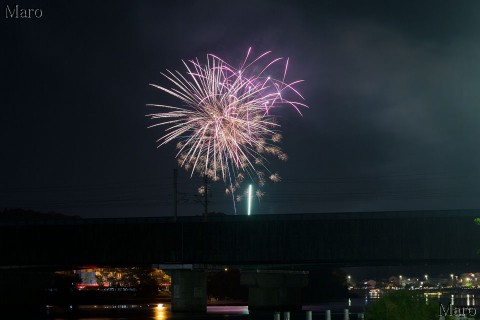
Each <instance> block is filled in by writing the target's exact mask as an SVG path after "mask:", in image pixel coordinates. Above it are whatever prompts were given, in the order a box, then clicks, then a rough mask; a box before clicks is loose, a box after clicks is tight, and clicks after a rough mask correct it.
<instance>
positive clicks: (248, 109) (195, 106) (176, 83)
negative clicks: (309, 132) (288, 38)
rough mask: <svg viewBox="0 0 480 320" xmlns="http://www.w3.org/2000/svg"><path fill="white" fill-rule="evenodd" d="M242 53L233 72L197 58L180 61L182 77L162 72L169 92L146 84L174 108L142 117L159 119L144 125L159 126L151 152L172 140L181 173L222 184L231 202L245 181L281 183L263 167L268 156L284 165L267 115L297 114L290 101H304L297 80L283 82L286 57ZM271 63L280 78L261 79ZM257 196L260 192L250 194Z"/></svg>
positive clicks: (221, 62)
mask: <svg viewBox="0 0 480 320" xmlns="http://www.w3.org/2000/svg"><path fill="white" fill-rule="evenodd" d="M250 52H251V49H249V50H248V53H247V55H246V58H245V60H244V61H243V63H242V64H241V66H240V67H239V68H234V67H232V66H231V65H230V64H228V63H227V62H225V61H224V60H223V59H221V58H219V57H218V56H215V55H213V54H208V55H207V61H206V63H205V64H201V63H200V62H199V60H198V59H195V60H189V61H187V62H185V61H183V64H184V66H185V68H186V72H185V73H184V74H182V73H181V72H179V71H173V72H172V71H169V70H167V72H166V73H162V75H163V76H164V77H165V78H167V79H168V80H169V81H170V82H171V85H172V87H171V88H167V87H164V86H159V85H155V84H151V85H152V86H153V87H155V88H157V89H160V90H162V91H164V92H166V93H168V94H170V95H172V96H174V97H175V98H177V99H179V100H180V101H181V103H180V104H179V105H178V106H170V105H160V104H150V105H149V106H154V107H159V108H161V111H160V112H158V113H153V114H149V115H147V116H148V117H150V118H151V119H154V120H158V121H159V122H158V123H156V124H154V125H152V126H150V127H155V126H165V127H166V129H165V135H164V136H163V137H161V138H160V139H158V140H157V142H158V143H159V147H160V146H162V145H164V144H166V143H168V142H172V141H176V142H177V149H178V153H177V155H176V157H177V159H178V163H179V165H180V166H181V167H184V168H185V169H186V170H188V171H191V174H192V175H193V174H194V173H195V172H197V173H199V174H201V175H206V176H208V177H209V178H210V179H212V180H213V181H217V180H223V181H224V182H225V184H226V186H227V188H226V192H227V193H228V194H231V196H232V198H233V199H237V200H239V199H241V196H239V195H237V196H235V195H234V194H235V190H236V189H238V188H239V187H240V184H241V183H242V181H244V180H245V179H246V178H250V179H252V180H254V181H256V182H257V183H258V184H259V185H260V186H262V185H264V184H265V181H266V177H268V178H269V179H270V180H271V181H273V182H277V181H280V180H281V178H280V176H279V174H278V173H271V172H270V171H269V170H268V168H267V166H266V165H267V164H268V160H267V158H268V156H272V157H276V158H278V159H280V160H283V161H285V160H287V155H286V154H285V153H284V152H283V151H282V150H281V148H280V147H279V146H278V143H279V142H280V141H281V139H282V135H281V133H280V130H279V129H280V125H279V124H278V123H277V122H276V119H275V117H274V115H273V111H274V110H275V109H276V108H278V107H281V106H285V105H288V106H290V107H293V108H294V109H295V110H297V111H298V113H299V114H301V112H300V108H302V107H306V105H305V104H303V103H301V102H298V101H297V100H298V99H301V100H303V99H304V98H303V97H302V95H301V94H300V93H299V92H298V91H297V89H296V88H295V85H297V84H298V83H300V82H302V80H297V81H293V82H286V80H285V77H286V74H287V68H288V59H282V58H276V59H273V60H267V58H268V57H267V56H268V55H269V53H270V52H265V53H263V54H261V55H260V56H258V57H257V58H255V59H251V61H250V59H249V58H250ZM279 64H281V65H282V68H281V72H282V78H281V80H280V79H278V78H274V77H273V76H272V77H271V76H270V75H269V74H270V73H271V72H273V71H274V70H273V69H275V67H276V66H278V65H279ZM265 171H267V172H268V174H265ZM261 195H263V192H261V191H259V192H257V196H258V197H260V196H261Z"/></svg>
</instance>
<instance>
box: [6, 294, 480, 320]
mask: <svg viewBox="0 0 480 320" xmlns="http://www.w3.org/2000/svg"><path fill="white" fill-rule="evenodd" d="M379 297H380V295H379V294H375V293H374V294H372V293H370V294H367V295H366V296H365V297H363V298H351V299H344V300H339V301H330V302H328V303H324V304H317V305H305V306H303V308H302V309H303V310H302V311H295V312H291V317H290V319H291V320H297V319H298V320H301V319H305V318H306V316H305V312H306V311H307V310H310V311H312V318H313V319H314V320H317V319H318V320H320V319H322V320H323V319H325V311H326V310H331V314H332V320H335V319H343V310H344V309H349V311H350V319H351V320H356V319H358V314H359V313H362V312H364V310H365V307H366V306H367V305H368V304H369V303H371V302H372V301H375V300H377V299H378V298H379ZM425 300H426V301H428V303H435V304H438V303H439V302H441V303H443V304H448V303H452V304H455V305H457V306H458V305H463V306H472V307H476V308H478V310H479V312H480V294H467V293H462V294H453V295H452V294H448V293H447V294H445V293H444V294H442V295H430V296H426V297H425ZM273 314H274V311H273V310H272V311H262V312H257V311H256V312H254V313H252V312H250V311H249V310H248V307H247V306H208V307H207V313H174V314H173V313H172V312H171V311H170V304H169V303H164V304H154V303H152V304H133V305H81V306H78V307H76V308H74V307H73V306H72V307H71V308H69V307H67V308H59V307H51V306H48V307H47V316H46V317H44V318H42V320H43V319H45V320H122V319H125V320H130V319H136V320H181V319H185V320H186V319H189V320H215V319H218V320H220V319H228V320H264V319H265V320H267V319H268V320H271V319H273ZM18 315H19V317H18V318H19V319H20V318H21V317H20V316H21V315H22V311H21V310H18ZM281 318H282V319H283V315H282V317H281ZM0 319H2V320H4V319H5V320H7V319H9V318H5V317H3V316H2V313H1V312H0Z"/></svg>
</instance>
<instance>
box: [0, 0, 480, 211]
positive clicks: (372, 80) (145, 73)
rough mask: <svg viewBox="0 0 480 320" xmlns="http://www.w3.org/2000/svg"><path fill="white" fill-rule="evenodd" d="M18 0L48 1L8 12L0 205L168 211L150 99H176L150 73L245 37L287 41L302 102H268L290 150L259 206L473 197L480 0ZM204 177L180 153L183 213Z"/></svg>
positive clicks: (216, 204)
mask: <svg viewBox="0 0 480 320" xmlns="http://www.w3.org/2000/svg"><path fill="white" fill-rule="evenodd" d="M15 4H19V5H20V7H21V8H40V9H41V10H42V12H43V16H42V17H41V18H40V19H36V18H32V19H10V18H8V19H7V18H5V15H4V14H3V16H2V20H3V21H2V27H1V31H0V32H1V33H2V37H1V38H2V45H1V48H2V49H1V53H0V54H1V70H2V71H1V74H2V96H1V106H2V107H1V111H2V112H1V117H0V128H1V129H0V143H1V154H0V159H1V166H0V182H1V183H0V208H16V207H21V208H26V209H35V210H40V211H50V210H52V211H56V212H63V213H67V214H77V215H81V216H84V217H115V216H156V215H157V216H165V215H171V214H172V205H171V203H172V192H173V187H172V171H173V168H174V167H175V166H176V161H175V159H174V155H175V149H174V145H169V146H166V147H162V148H160V149H157V148H156V139H157V138H159V137H160V136H161V135H162V133H163V132H162V130H161V129H159V128H156V129H147V127H148V126H149V125H150V124H152V122H151V120H149V119H148V118H147V117H145V115H146V114H148V113H151V112H152V109H151V108H149V107H147V106H146V104H148V103H175V100H172V99H171V98H170V97H168V96H167V95H166V94H164V93H162V92H160V91H159V90H156V89H154V88H152V87H150V86H149V85H148V84H149V83H156V84H161V85H168V82H167V81H166V80H165V79H164V78H163V77H162V76H161V74H160V72H162V71H164V70H165V69H167V68H168V69H180V70H181V69H182V64H181V60H182V59H190V58H195V57H198V58H199V59H205V57H206V54H207V53H215V54H218V55H219V56H221V57H223V58H224V59H225V60H227V61H229V62H231V63H232V64H233V65H240V64H241V62H242V60H243V58H244V57H245V54H246V51H247V49H248V47H250V46H251V47H253V50H254V52H255V53H258V54H260V53H262V52H264V51H268V50H272V51H273V55H275V56H279V57H289V58H290V66H289V77H290V78H291V79H304V80H305V83H303V84H302V85H301V86H299V87H300V89H301V91H302V93H303V94H304V96H305V97H306V103H307V104H308V105H309V106H310V108H309V109H306V110H304V111H303V114H304V116H303V118H302V117H300V116H299V115H298V114H296V113H295V112H293V111H292V110H289V109H288V108H285V109H283V110H282V111H280V112H279V113H278V118H279V122H280V124H281V125H282V127H283V133H284V141H283V142H282V148H283V149H284V151H285V152H286V153H287V154H288V155H289V160H288V161H287V162H278V163H277V162H272V164H271V166H270V168H271V169H272V171H278V172H279V173H280V175H281V176H282V177H283V181H282V182H280V183H278V184H275V185H267V186H266V187H265V189H264V191H265V192H266V195H265V197H264V198H263V199H262V200H261V202H255V204H254V206H255V208H254V212H255V213H300V212H318V213H321V212H327V211H371V210H415V209H417V210H423V209H435V210H436V209H476V208H480V149H479V145H480V144H479V142H478V138H479V137H480V111H479V107H480V60H479V57H480V37H479V35H480V1H476V0H471V1H469V0H460V1H459V0H455V1H453V0H452V1H442V0H436V1H418V3H417V1H416V2H413V1H412V2H408V1H356V0H355V1H354V0H351V1H315V2H313V1H312V2H301V1H300V2H299V1H226V0H223V1H155V2H154V1H152V2H146V1H139V2H133V1H128V2H127V1H122V2H104V1H101V2H98V1H46V2H41V1H21V2H17V3H11V4H10V6H11V7H13V6H14V5H15ZM6 5H7V4H5V3H3V4H2V10H3V12H5V9H6V8H5V7H6ZM200 183H201V181H200V180H199V179H198V178H194V179H190V178H189V176H188V173H187V172H185V171H183V170H180V178H179V192H181V193H182V196H181V198H182V200H185V201H182V203H181V204H180V207H179V214H180V215H194V214H199V213H201V212H202V207H201V205H200V204H198V203H195V197H194V193H195V189H196V187H198V186H199V185H200ZM222 189H223V187H222V185H221V183H217V184H216V185H215V186H214V187H213V190H212V191H213V192H212V194H213V195H212V198H211V206H210V207H211V210H215V211H223V212H225V213H228V214H232V213H233V207H232V203H231V201H230V199H229V198H228V197H226V196H225V195H223V192H222ZM238 210H239V214H244V213H245V205H244V203H241V204H240V205H239V207H238Z"/></svg>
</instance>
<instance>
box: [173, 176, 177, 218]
mask: <svg viewBox="0 0 480 320" xmlns="http://www.w3.org/2000/svg"><path fill="white" fill-rule="evenodd" d="M177 180H178V169H177V168H174V169H173V216H174V217H175V222H177V214H178V208H177V207H178V200H177Z"/></svg>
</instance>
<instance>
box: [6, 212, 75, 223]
mask: <svg viewBox="0 0 480 320" xmlns="http://www.w3.org/2000/svg"><path fill="white" fill-rule="evenodd" d="M57 219H80V217H78V216H69V215H66V214H62V213H56V212H46V213H45V212H38V211H33V210H25V209H3V210H2V211H0V221H2V220H3V221H5V220H17V221H18V220H57Z"/></svg>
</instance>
